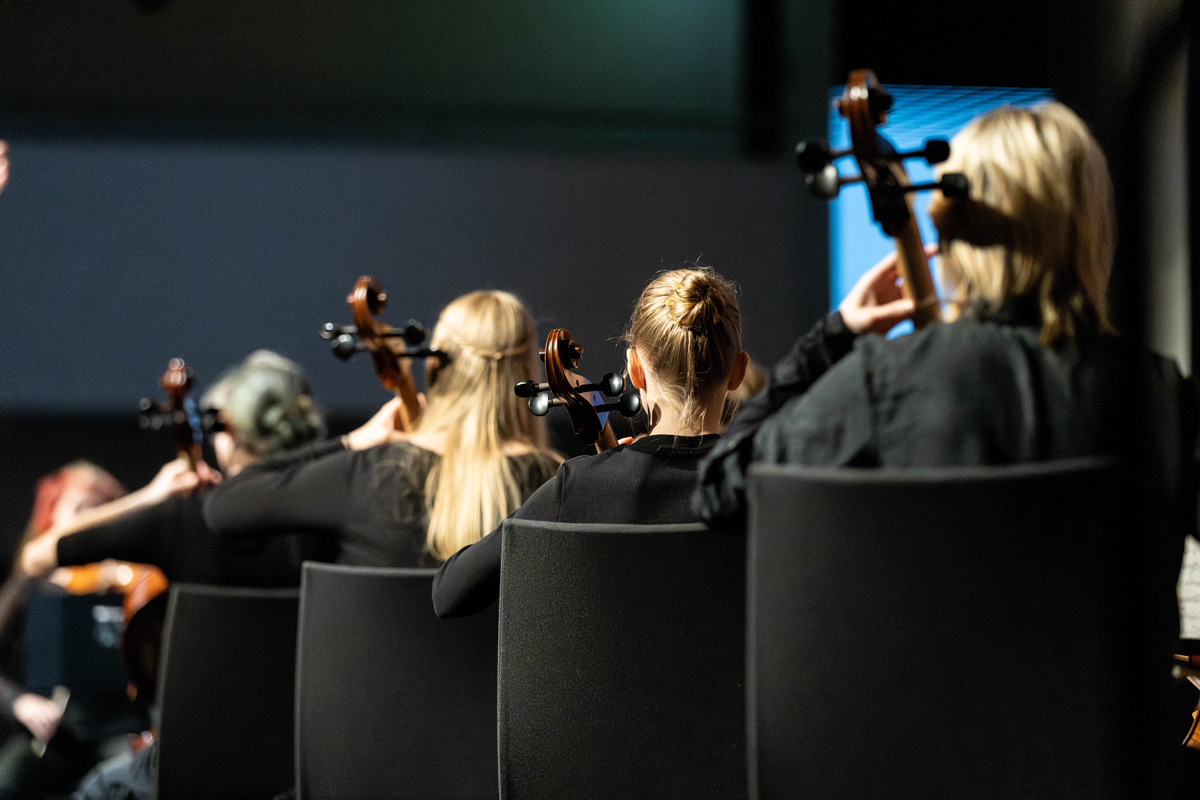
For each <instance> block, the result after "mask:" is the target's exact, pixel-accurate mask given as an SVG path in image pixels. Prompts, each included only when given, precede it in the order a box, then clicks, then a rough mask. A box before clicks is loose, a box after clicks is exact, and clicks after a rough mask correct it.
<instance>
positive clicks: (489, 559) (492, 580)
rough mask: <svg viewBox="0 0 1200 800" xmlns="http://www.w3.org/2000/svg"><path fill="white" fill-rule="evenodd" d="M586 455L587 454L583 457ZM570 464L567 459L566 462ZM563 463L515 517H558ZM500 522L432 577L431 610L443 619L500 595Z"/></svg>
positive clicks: (466, 612)
mask: <svg viewBox="0 0 1200 800" xmlns="http://www.w3.org/2000/svg"><path fill="white" fill-rule="evenodd" d="M583 458H588V456H583ZM568 463H569V462H568ZM566 470H567V466H566V464H564V465H562V466H561V467H559V469H558V472H557V473H555V475H554V477H553V478H551V479H550V480H549V481H547V482H546V483H544V484H542V485H541V486H540V487H538V489H537V491H535V492H534V493H533V494H531V495H530V496H529V499H528V500H526V501H525V503H524V504H523V505H522V506H521V507H520V508H518V509H517V510H516V511H514V512H513V513H512V514H510V515H509V517H510V518H517V519H540V520H547V521H550V522H556V521H557V520H558V516H559V511H560V509H561V508H562V487H563V482H564V474H565V472H566ZM502 528H503V525H501V526H500V527H498V528H496V530H494V531H492V532H491V533H489V534H488V535H487V536H484V537H483V538H482V539H480V540H479V541H478V542H476V543H475V544H472V545H467V546H466V547H464V548H463V549H461V550H459V551H458V552H457V553H455V554H454V555H452V556H450V558H448V559H446V562H445V563H444V564H442V566H441V568H440V569H438V571H437V575H435V576H434V577H433V610H434V612H435V613H436V614H437V615H438V616H439V617H442V618H446V617H463V616H467V615H469V614H478V613H479V612H480V611H483V610H485V609H487V608H489V607H490V606H491V605H492V603H494V602H496V600H497V599H498V598H499V597H500V544H501V541H500V540H501V537H500V532H501V529H502Z"/></svg>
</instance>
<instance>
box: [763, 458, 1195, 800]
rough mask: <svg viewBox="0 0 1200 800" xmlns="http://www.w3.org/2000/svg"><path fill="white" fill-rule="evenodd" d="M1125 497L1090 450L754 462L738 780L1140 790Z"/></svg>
mask: <svg viewBox="0 0 1200 800" xmlns="http://www.w3.org/2000/svg"><path fill="white" fill-rule="evenodd" d="M1130 494H1131V492H1130V491H1129V490H1128V489H1127V488H1122V484H1121V482H1120V480H1119V478H1118V471H1117V470H1116V468H1115V467H1114V465H1113V464H1111V463H1107V462H1097V461H1070V462H1060V463H1051V464H1037V465H1026V466H1013V467H990V468H970V469H946V470H911V471H901V470H854V469H800V468H794V467H791V468H789V467H776V466H771V467H768V466H760V467H755V468H754V469H752V471H751V473H750V479H749V510H750V513H749V531H748V535H749V540H748V548H747V549H748V574H749V578H748V580H749V586H748V592H747V596H748V600H747V603H748V609H747V611H748V622H747V628H748V631H747V633H748V658H749V661H748V667H747V670H748V674H747V682H748V699H747V705H748V716H749V720H750V721H749V723H748V728H749V731H748V732H749V736H750V742H749V749H750V783H751V796H752V797H762V798H794V797H820V798H842V797H844V798H855V799H856V800H864V799H865V798H898V797H902V798H907V797H921V798H964V797H970V798H975V799H976V800H977V799H978V798H1014V797H1038V798H1089V800H1090V799H1092V798H1108V797H1132V796H1138V795H1136V794H1134V793H1133V792H1134V790H1132V789H1131V788H1130V786H1131V781H1132V780H1133V773H1132V772H1130V771H1129V770H1130V769H1132V767H1131V761H1130V760H1129V759H1130V758H1133V757H1134V756H1133V755H1132V753H1133V751H1134V750H1135V749H1136V747H1137V743H1136V742H1134V741H1131V737H1130V736H1128V735H1127V734H1130V733H1132V731H1131V730H1130V729H1129V727H1128V726H1129V725H1131V724H1135V722H1136V720H1135V717H1136V714H1137V713H1138V712H1137V711H1136V710H1134V709H1132V708H1131V705H1130V704H1131V703H1132V702H1133V701H1132V700H1131V701H1130V703H1126V702H1124V701H1122V700H1120V699H1119V698H1118V696H1117V695H1118V692H1128V693H1129V697H1130V698H1132V697H1134V696H1136V695H1137V693H1138V689H1137V687H1136V686H1134V685H1132V684H1133V683H1134V682H1133V681H1130V680H1128V679H1129V678H1130V677H1131V676H1132V674H1133V673H1132V671H1131V670H1132V669H1133V667H1132V662H1130V661H1128V660H1127V659H1125V658H1124V656H1123V655H1122V654H1123V652H1125V651H1127V650H1133V649H1134V647H1135V642H1136V640H1137V635H1136V633H1135V632H1134V631H1132V630H1131V628H1130V627H1129V625H1130V624H1131V622H1132V620H1131V616H1130V613H1128V612H1129V611H1130V609H1131V608H1132V607H1133V606H1135V605H1136V601H1135V599H1134V590H1133V588H1132V587H1133V585H1134V583H1136V578H1135V573H1136V572H1137V569H1138V568H1137V555H1136V551H1137V545H1136V544H1131V543H1133V542H1136V537H1134V536H1132V535H1126V536H1124V537H1122V536H1121V531H1122V530H1130V529H1127V528H1124V526H1125V525H1127V524H1129V522H1130V519H1129V517H1128V516H1126V515H1125V513H1124V510H1123V509H1124V507H1126V506H1132V505H1135V503H1132V502H1130V501H1129V499H1128V498H1129V495H1130ZM1166 535H1169V534H1166ZM1159 668H1160V674H1161V675H1162V677H1163V678H1164V679H1165V678H1166V673H1167V670H1168V664H1167V663H1166V662H1164V663H1163V664H1161V666H1160V667H1159ZM1181 724H1182V722H1181Z"/></svg>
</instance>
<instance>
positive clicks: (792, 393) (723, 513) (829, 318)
mask: <svg viewBox="0 0 1200 800" xmlns="http://www.w3.org/2000/svg"><path fill="white" fill-rule="evenodd" d="M854 339H855V335H854V334H853V333H852V332H851V331H850V329H849V328H847V327H846V323H845V322H844V321H843V320H842V315H841V314H840V313H839V312H837V311H834V312H833V313H831V314H828V315H826V316H825V317H823V318H822V319H821V320H819V321H818V322H817V324H816V325H814V326H813V327H812V329H811V330H810V331H809V332H808V333H806V334H805V335H804V336H801V337H800V338H799V339H798V340H797V341H796V344H795V345H794V346H793V347H792V350H791V352H790V353H788V354H787V355H786V356H784V357H783V358H782V359H781V360H780V361H779V362H778V363H777V364H776V365H775V366H774V367H772V369H771V374H770V377H769V378H768V381H767V386H766V388H765V389H763V391H761V392H759V393H758V394H757V395H755V396H754V397H753V398H752V399H751V400H750V401H749V402H748V403H746V405H745V406H743V407H742V409H741V410H740V411H738V414H737V416H736V417H734V419H733V422H732V423H731V424H730V426H729V429H728V430H727V431H726V432H725V434H724V435H723V436H722V437H721V440H720V441H719V442H718V443H717V445H716V447H714V448H713V451H712V452H711V453H710V454H709V455H708V457H707V458H705V459H704V461H703V462H702V463H701V464H700V478H699V485H698V486H697V488H696V492H695V494H694V495H693V497H692V508H693V510H695V512H696V514H697V515H698V516H699V517H700V518H701V519H703V520H704V521H706V522H713V521H715V520H718V519H724V518H728V517H735V516H740V515H741V514H743V513H744V512H745V499H746V470H747V469H749V467H750V463H751V461H752V460H753V447H754V435H755V433H756V432H757V431H758V429H759V427H760V426H761V425H762V424H763V422H764V421H765V420H767V419H768V418H769V417H770V416H771V415H773V414H774V413H775V412H776V411H778V410H779V409H780V408H782V407H783V405H784V404H785V403H787V402H788V401H789V400H791V399H792V398H793V397H798V396H799V395H801V394H803V393H804V392H806V391H807V390H808V388H809V387H810V386H812V385H813V383H814V382H816V380H817V379H818V378H820V377H821V376H822V375H823V374H825V372H826V371H827V370H828V369H829V368H830V367H831V366H833V365H834V364H835V363H837V361H838V360H840V359H841V358H842V357H843V356H845V355H846V354H847V353H849V352H850V351H851V350H852V349H853V348H854Z"/></svg>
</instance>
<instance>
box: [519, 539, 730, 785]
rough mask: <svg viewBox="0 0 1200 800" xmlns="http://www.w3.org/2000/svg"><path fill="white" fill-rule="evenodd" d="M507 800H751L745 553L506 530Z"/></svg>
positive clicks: (725, 544) (707, 542)
mask: <svg viewBox="0 0 1200 800" xmlns="http://www.w3.org/2000/svg"><path fill="white" fill-rule="evenodd" d="M503 536H504V541H503V560H502V567H501V578H500V688H499V693H500V696H499V702H500V705H499V742H500V796H501V797H502V798H520V799H521V800H526V799H527V798H573V799H574V800H579V799H581V798H689V800H694V798H701V797H705V798H710V797H711V798H725V797H744V796H745V793H746V768H745V696H744V677H745V659H744V649H745V623H744V612H745V539H744V537H742V536H740V535H734V534H730V533H727V532H724V531H710V530H707V529H705V528H704V527H703V526H701V525H655V526H649V525H647V526H631V525H573V524H558V523H547V522H530V521H526V520H507V521H505V523H504V532H503Z"/></svg>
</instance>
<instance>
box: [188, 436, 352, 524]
mask: <svg viewBox="0 0 1200 800" xmlns="http://www.w3.org/2000/svg"><path fill="white" fill-rule="evenodd" d="M334 446H335V447H336V449H333V450H332V452H328V448H325V449H323V450H322V449H318V450H314V451H312V452H311V453H309V454H308V455H307V456H306V457H305V458H304V459H301V460H297V459H294V458H289V459H273V460H270V461H264V462H260V463H258V464H254V465H252V466H249V467H247V468H246V469H244V470H242V471H241V472H240V473H238V474H237V475H236V476H234V477H232V478H229V479H228V480H226V481H225V482H224V483H222V484H221V485H220V486H217V487H215V488H213V489H212V490H210V491H209V492H208V493H207V494H206V495H205V497H204V521H205V523H206V524H207V525H208V527H209V528H210V529H212V530H213V532H215V533H217V534H221V535H228V536H240V535H246V534H256V535H257V534H262V533H266V532H270V531H272V530H288V531H295V530H326V531H336V530H341V529H342V527H343V526H344V524H345V521H346V519H347V517H349V516H350V512H351V510H352V506H353V503H354V497H355V491H356V486H355V482H356V480H368V479H369V477H370V476H366V475H360V474H359V471H358V465H359V455H358V454H357V453H356V452H354V451H351V450H345V449H342V447H341V444H340V443H338V442H336V441H335V443H334ZM322 453H323V454H322Z"/></svg>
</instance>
